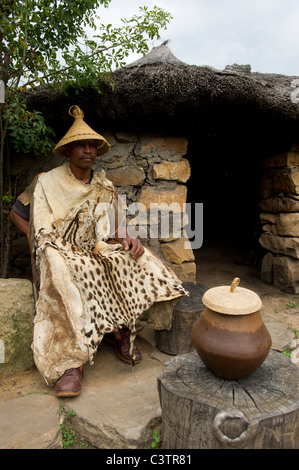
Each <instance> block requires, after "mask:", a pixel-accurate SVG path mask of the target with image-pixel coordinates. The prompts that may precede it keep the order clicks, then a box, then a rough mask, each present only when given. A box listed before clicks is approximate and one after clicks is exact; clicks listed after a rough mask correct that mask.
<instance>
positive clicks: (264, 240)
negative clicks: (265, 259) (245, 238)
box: [259, 233, 299, 259]
mask: <svg viewBox="0 0 299 470" xmlns="http://www.w3.org/2000/svg"><path fill="white" fill-rule="evenodd" d="M259 243H260V244H261V245H262V247H263V248H265V249H266V250H269V251H271V252H272V253H275V254H277V255H286V256H291V257H292V258H296V259H298V258H299V238H298V237H296V238H295V237H292V238H291V237H281V236H278V235H274V234H272V233H263V234H262V235H261V236H260V238H259Z"/></svg>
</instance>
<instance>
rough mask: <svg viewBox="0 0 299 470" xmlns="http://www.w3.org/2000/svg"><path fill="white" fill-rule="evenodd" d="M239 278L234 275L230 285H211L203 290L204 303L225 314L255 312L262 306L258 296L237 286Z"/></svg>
mask: <svg viewBox="0 0 299 470" xmlns="http://www.w3.org/2000/svg"><path fill="white" fill-rule="evenodd" d="M239 282H240V279H239V278H238V277H236V278H235V279H234V280H233V282H232V284H231V286H219V287H213V288H212V289H209V290H208V291H206V292H205V294H204V295H203V298H202V301H203V303H204V305H205V306H206V307H208V308H210V309H211V310H214V311H215V312H218V313H225V314H227V315H246V314H249V313H253V312H257V311H258V310H260V308H261V307H262V301H261V299H260V298H259V296H258V295H257V294H256V293H255V292H253V291H251V290H249V289H244V288H243V287H237V286H238V284H239Z"/></svg>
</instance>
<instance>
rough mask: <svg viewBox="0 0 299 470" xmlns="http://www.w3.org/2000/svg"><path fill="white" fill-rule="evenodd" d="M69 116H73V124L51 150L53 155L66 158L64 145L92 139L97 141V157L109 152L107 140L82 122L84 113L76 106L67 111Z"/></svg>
mask: <svg viewBox="0 0 299 470" xmlns="http://www.w3.org/2000/svg"><path fill="white" fill-rule="evenodd" d="M69 114H70V115H71V116H73V118H74V120H75V121H74V123H73V125H72V126H71V127H70V129H69V130H68V131H67V133H66V134H65V136H64V137H63V138H62V139H61V140H60V141H59V142H58V144H57V145H56V147H55V148H54V150H53V153H54V154H55V155H63V156H67V153H66V148H65V145H67V144H70V143H71V142H76V141H78V140H87V139H94V140H98V141H99V146H98V152H97V156H99V155H104V153H107V152H108V151H109V150H110V144H109V143H108V142H107V140H106V139H105V138H104V137H103V136H102V135H100V134H98V133H97V132H95V131H94V130H92V128H91V127H89V126H88V125H87V124H86V122H84V120H83V119H84V113H83V111H82V110H81V109H80V108H79V107H78V106H76V105H74V106H71V107H70V109H69Z"/></svg>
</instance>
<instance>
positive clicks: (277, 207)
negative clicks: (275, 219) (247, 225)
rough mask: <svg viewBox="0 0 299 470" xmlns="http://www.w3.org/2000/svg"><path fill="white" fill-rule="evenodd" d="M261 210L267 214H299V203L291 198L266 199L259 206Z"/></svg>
mask: <svg viewBox="0 0 299 470" xmlns="http://www.w3.org/2000/svg"><path fill="white" fill-rule="evenodd" d="M258 206H259V208H260V209H261V210H262V211H265V212H274V213H275V214H278V213H280V212H299V201H297V200H295V199H291V198H290V197H273V198H269V199H264V200H263V201H260V202H259V204H258Z"/></svg>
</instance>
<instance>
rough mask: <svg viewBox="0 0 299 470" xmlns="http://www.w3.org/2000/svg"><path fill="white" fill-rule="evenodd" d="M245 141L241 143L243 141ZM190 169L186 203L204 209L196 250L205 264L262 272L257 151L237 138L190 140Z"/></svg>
mask: <svg viewBox="0 0 299 470" xmlns="http://www.w3.org/2000/svg"><path fill="white" fill-rule="evenodd" d="M241 140H242V139H241ZM186 157H187V158H188V160H189V162H190V165H191V177H190V179H189V181H188V183H187V191H188V192H187V202H188V203H190V204H191V207H193V206H194V204H195V203H203V243H202V246H201V247H200V248H198V249H196V250H194V255H195V260H196V263H197V265H198V266H200V263H206V262H209V261H212V260H213V261H214V263H215V262H216V265H217V262H218V263H219V266H221V264H222V263H224V262H228V263H235V264H236V265H245V266H251V267H253V269H255V270H256V272H257V276H258V270H259V266H260V262H261V259H262V255H263V250H262V248H261V246H260V245H259V241H258V240H259V236H260V234H261V223H260V218H259V214H260V210H259V208H258V202H259V200H260V197H259V185H260V177H261V174H260V170H259V167H258V157H257V155H254V153H253V150H252V148H250V147H249V146H248V145H247V148H246V146H245V148H244V141H243V145H241V142H240V139H238V138H237V137H236V136H233V137H228V136H224V135H220V136H216V135H209V134H207V135H205V136H201V138H200V139H198V138H196V139H195V138H189V145H188V153H187V156H186Z"/></svg>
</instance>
